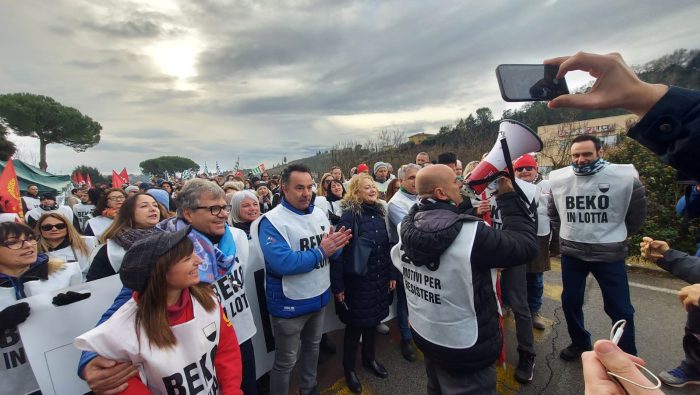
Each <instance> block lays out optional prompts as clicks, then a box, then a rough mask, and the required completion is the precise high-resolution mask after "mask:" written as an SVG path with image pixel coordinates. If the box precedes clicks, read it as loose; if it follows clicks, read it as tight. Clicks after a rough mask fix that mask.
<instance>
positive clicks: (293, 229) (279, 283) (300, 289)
mask: <svg viewBox="0 0 700 395" xmlns="http://www.w3.org/2000/svg"><path fill="white" fill-rule="evenodd" d="M281 186H282V193H283V194H284V197H283V199H282V200H281V203H280V205H278V206H277V207H275V208H274V209H272V210H271V211H269V212H268V213H266V214H264V215H263V216H262V217H261V218H260V219H259V220H258V221H256V222H255V223H254V224H253V227H252V229H251V234H252V237H253V242H254V243H255V244H256V248H260V249H261V250H262V254H263V256H264V259H265V283H266V286H265V294H266V296H267V309H268V311H269V313H270V316H271V322H272V331H273V334H274V336H275V347H276V349H275V362H274V365H273V367H272V371H271V372H270V392H271V393H272V394H288V393H289V381H290V375H291V372H292V369H293V368H294V366H295V365H296V363H297V360H298V361H299V373H300V382H299V387H300V393H301V395H307V394H318V389H317V388H316V384H317V383H316V365H317V363H318V350H319V342H320V340H321V334H322V330H323V315H324V312H325V306H326V305H327V304H328V301H329V300H330V274H329V267H328V258H329V257H331V256H333V255H334V254H336V253H338V252H339V251H340V250H341V249H342V247H343V246H345V245H346V244H347V243H348V241H349V239H350V237H351V231H350V230H349V229H347V230H346V229H345V228H340V229H339V230H338V231H335V232H334V230H333V228H332V227H331V225H330V222H328V218H326V215H325V214H324V213H323V212H321V211H320V210H316V209H315V208H314V205H313V204H312V200H311V199H312V195H313V192H312V187H313V178H312V176H311V171H310V170H309V168H307V167H306V166H302V165H289V166H287V167H286V168H285V170H284V171H283V172H282V176H281ZM312 243H313V244H312ZM300 344H301V346H300ZM297 352H299V354H298V356H297Z"/></svg>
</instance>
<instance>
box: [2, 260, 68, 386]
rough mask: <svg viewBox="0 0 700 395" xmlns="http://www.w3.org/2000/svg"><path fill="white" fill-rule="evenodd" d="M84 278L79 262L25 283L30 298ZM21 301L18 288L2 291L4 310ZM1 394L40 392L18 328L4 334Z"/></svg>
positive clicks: (3, 289)
mask: <svg viewBox="0 0 700 395" xmlns="http://www.w3.org/2000/svg"><path fill="white" fill-rule="evenodd" d="M81 280H82V276H81V275H80V271H79V269H78V264H77V263H75V262H72V263H68V264H66V265H65V266H64V268H63V269H60V270H58V271H56V272H55V273H52V274H51V275H49V277H48V279H46V281H42V280H37V281H29V282H26V283H24V292H25V294H26V295H27V296H33V295H38V294H41V293H47V292H53V291H56V290H59V289H62V288H65V287H68V286H71V285H75V284H78V283H80V282H81ZM16 302H17V298H16V297H15V290H14V288H0V310H3V309H4V308H6V307H8V306H10V305H13V304H15V303H16ZM0 354H2V357H0V394H3V395H4V394H8V395H10V394H12V395H15V394H16V395H24V394H29V393H32V392H34V391H38V390H39V384H38V383H37V382H36V379H35V378H34V373H33V372H32V367H31V365H29V361H28V360H27V356H26V353H25V351H24V346H23V344H22V340H21V338H20V336H19V331H18V330H17V328H16V327H15V328H11V329H7V330H5V331H4V332H2V333H0Z"/></svg>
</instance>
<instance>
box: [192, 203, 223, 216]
mask: <svg viewBox="0 0 700 395" xmlns="http://www.w3.org/2000/svg"><path fill="white" fill-rule="evenodd" d="M194 209H195V210H202V209H208V210H209V212H210V213H211V215H219V213H220V212H221V210H224V211H225V212H227V213H230V212H231V205H230V204H226V205H224V206H209V207H205V206H199V207H195V208H194Z"/></svg>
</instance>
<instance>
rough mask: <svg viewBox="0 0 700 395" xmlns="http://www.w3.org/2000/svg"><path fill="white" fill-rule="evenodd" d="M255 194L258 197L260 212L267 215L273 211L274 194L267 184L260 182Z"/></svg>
mask: <svg viewBox="0 0 700 395" xmlns="http://www.w3.org/2000/svg"><path fill="white" fill-rule="evenodd" d="M255 193H256V194H257V195H258V204H259V206H260V212H261V213H263V214H264V213H266V212H268V211H270V210H272V194H271V193H270V189H269V188H268V186H267V183H266V182H264V181H260V182H258V183H257V184H256V185H255Z"/></svg>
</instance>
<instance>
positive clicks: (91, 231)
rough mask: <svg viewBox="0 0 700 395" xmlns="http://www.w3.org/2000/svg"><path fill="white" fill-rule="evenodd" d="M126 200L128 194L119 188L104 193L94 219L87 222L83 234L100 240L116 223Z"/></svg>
mask: <svg viewBox="0 0 700 395" xmlns="http://www.w3.org/2000/svg"><path fill="white" fill-rule="evenodd" d="M124 200H126V193H125V192H124V191H122V190H121V189H119V188H110V189H107V190H106V191H104V192H102V195H100V198H99V199H97V204H96V205H95V212H94V217H93V218H91V219H89V220H88V221H87V224H86V225H85V230H84V231H83V234H84V235H86V236H95V237H96V238H97V239H98V240H99V239H100V237H102V234H103V233H104V232H105V230H107V228H108V227H109V226H110V225H111V224H112V222H113V221H114V218H115V217H116V216H117V213H118V212H119V209H120V208H121V206H122V204H124Z"/></svg>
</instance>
